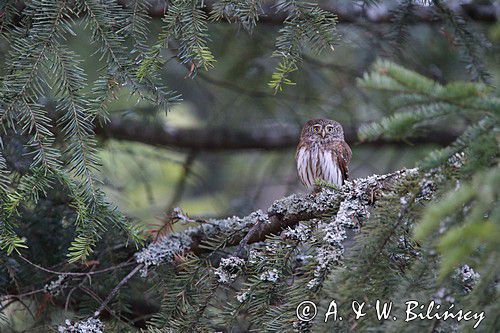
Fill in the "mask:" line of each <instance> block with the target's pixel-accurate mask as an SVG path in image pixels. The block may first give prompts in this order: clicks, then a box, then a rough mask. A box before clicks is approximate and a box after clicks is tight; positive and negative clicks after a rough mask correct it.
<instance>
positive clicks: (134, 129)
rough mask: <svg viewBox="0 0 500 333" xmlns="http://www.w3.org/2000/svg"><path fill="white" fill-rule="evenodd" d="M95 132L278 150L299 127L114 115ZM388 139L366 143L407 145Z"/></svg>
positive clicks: (430, 138)
mask: <svg viewBox="0 0 500 333" xmlns="http://www.w3.org/2000/svg"><path fill="white" fill-rule="evenodd" d="M344 132H345V138H346V141H347V142H349V143H351V144H352V143H356V142H358V138H357V131H356V130H355V129H352V128H349V127H347V128H345V129H344ZM96 133H97V135H98V136H100V137H101V138H103V139H115V140H124V141H135V142H141V143H145V144H149V145H154V146H164V147H170V148H174V149H188V150H196V151H221V150H245V149H262V150H277V149H288V148H292V147H295V146H296V145H297V142H298V138H299V135H300V129H299V128H298V127H296V126H290V125H274V126H263V127H258V128H251V129H234V128H227V127H210V128H176V127H172V126H167V125H161V124H159V123H154V122H143V121H139V120H133V119H125V118H123V117H119V116H113V117H111V121H110V122H109V123H107V124H105V125H103V126H98V127H97V128H96ZM457 136H458V133H457V132H455V131H452V130H439V131H437V130H433V131H431V130H429V131H427V133H426V135H425V136H422V137H418V138H413V139H410V140H408V142H410V143H411V144H415V145H417V144H435V145H440V146H446V145H448V144H450V143H451V142H453V141H454V140H455V139H456V137H457ZM408 142H400V141H394V140H387V139H383V138H381V139H378V140H375V141H370V142H366V143H363V145H375V146H382V145H398V146H402V145H408Z"/></svg>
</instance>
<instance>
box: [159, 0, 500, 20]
mask: <svg viewBox="0 0 500 333" xmlns="http://www.w3.org/2000/svg"><path fill="white" fill-rule="evenodd" d="M214 2H215V1H205V4H206V7H205V8H206V10H207V12H210V11H211V8H212V5H213V3H214ZM447 3H449V6H450V9H451V10H453V11H454V12H455V13H457V14H459V15H463V16H467V17H470V18H471V19H473V20H476V21H484V22H496V21H497V20H498V13H499V10H500V5H499V4H498V2H493V3H492V4H480V3H468V4H456V3H454V2H451V1H447ZM396 5H397V1H387V2H381V3H379V4H377V5H373V6H361V5H360V4H359V3H356V2H355V1H344V2H343V3H338V2H336V1H329V2H323V3H322V4H321V5H320V6H321V8H322V9H324V10H326V11H328V12H330V13H332V14H335V15H336V16H337V18H338V21H339V22H340V23H358V22H369V23H391V22H392V20H393V19H394V9H395V6H396ZM166 8H167V5H166V3H165V2H164V1H154V3H153V4H152V6H151V9H150V15H151V16H152V17H156V18H158V17H163V15H164V12H165V9H166ZM262 9H263V13H262V15H261V16H260V18H259V21H260V22H262V23H267V24H273V25H274V24H282V23H283V21H284V20H285V19H286V14H284V13H277V12H276V9H275V8H274V6H273V2H266V3H264V4H263V6H262ZM412 14H413V17H412V22H414V23H422V22H430V23H433V22H439V21H440V20H439V18H437V17H436V15H435V13H434V11H433V7H431V6H424V5H417V4H415V5H414V6H413V12H412Z"/></svg>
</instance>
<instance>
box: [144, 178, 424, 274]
mask: <svg viewBox="0 0 500 333" xmlns="http://www.w3.org/2000/svg"><path fill="white" fill-rule="evenodd" d="M417 174H418V170H417V169H402V170H399V171H396V172H394V173H390V174H386V175H374V176H370V177H366V178H359V179H355V180H353V181H348V182H346V184H345V185H344V186H343V187H342V188H341V189H340V190H337V189H330V188H323V189H322V190H321V191H320V192H319V193H312V194H308V195H298V194H293V195H291V196H289V197H285V198H283V199H280V200H277V201H276V202H274V203H273V205H272V206H271V207H270V208H269V209H268V211H267V212H266V213H264V212H262V211H261V210H258V211H255V212H253V213H251V214H250V215H248V216H245V217H241V218H240V217H232V218H228V219H222V220H217V219H212V220H207V222H208V223H206V224H202V225H200V226H197V227H192V228H189V229H187V230H184V231H181V232H176V233H172V234H169V235H166V236H163V237H162V238H160V239H159V240H158V241H157V242H154V243H151V244H150V245H149V246H147V247H146V248H144V249H142V250H141V251H139V252H137V253H136V254H135V258H136V261H137V263H139V264H144V268H143V269H142V271H141V273H142V275H143V276H145V275H146V274H147V269H148V268H149V267H152V266H157V265H159V264H163V263H169V262H172V261H173V260H174V258H175V257H176V256H178V255H182V254H184V253H186V252H193V253H195V254H202V253H204V252H207V251H209V250H207V248H206V247H204V246H203V244H204V243H205V242H206V241H207V240H209V239H211V238H213V237H217V236H219V237H221V236H222V237H224V242H225V246H226V247H227V246H235V245H238V244H240V242H242V241H244V245H243V246H246V245H247V244H252V243H255V242H260V241H263V240H265V238H266V237H267V236H268V235H271V234H277V233H279V232H280V231H282V230H284V229H286V228H288V227H291V226H294V225H296V224H298V223H299V222H301V221H307V220H311V219H313V218H324V216H325V214H328V215H329V216H332V217H335V223H339V224H341V225H343V226H348V227H351V228H353V227H355V228H357V227H358V226H359V223H360V222H359V221H363V220H364V219H365V218H366V217H367V215H368V214H369V212H368V207H369V206H372V205H373V204H374V203H375V202H376V201H377V199H378V197H379V195H380V193H381V192H383V191H385V190H389V189H390V188H391V186H392V185H393V184H394V183H395V182H396V181H401V180H404V179H406V178H407V177H410V176H415V175H417ZM249 230H252V232H251V233H249ZM226 236H227V237H226ZM241 250H242V249H239V248H238V251H241Z"/></svg>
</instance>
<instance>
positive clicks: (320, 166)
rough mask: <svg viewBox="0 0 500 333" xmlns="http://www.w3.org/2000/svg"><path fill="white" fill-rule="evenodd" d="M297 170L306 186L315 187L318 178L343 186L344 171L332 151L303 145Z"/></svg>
mask: <svg viewBox="0 0 500 333" xmlns="http://www.w3.org/2000/svg"><path fill="white" fill-rule="evenodd" d="M297 171H298V173H299V177H300V180H301V181H302V183H304V185H305V186H307V187H309V188H312V187H314V181H315V180H316V179H321V180H324V181H326V182H328V183H330V184H333V185H336V186H339V187H340V186H342V184H343V182H344V181H343V178H342V172H341V171H340V168H339V167H338V165H337V160H336V159H334V156H333V154H332V152H331V151H327V150H323V149H322V148H320V147H317V146H313V147H312V148H311V149H308V148H306V147H302V148H301V149H300V150H299V152H298V154H297Z"/></svg>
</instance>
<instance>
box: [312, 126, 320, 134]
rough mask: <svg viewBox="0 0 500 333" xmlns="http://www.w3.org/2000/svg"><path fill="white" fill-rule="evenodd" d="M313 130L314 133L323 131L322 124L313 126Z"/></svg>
mask: <svg viewBox="0 0 500 333" xmlns="http://www.w3.org/2000/svg"><path fill="white" fill-rule="evenodd" d="M312 130H313V132H314V133H319V132H320V131H321V126H317V125H316V126H313V128H312Z"/></svg>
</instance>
